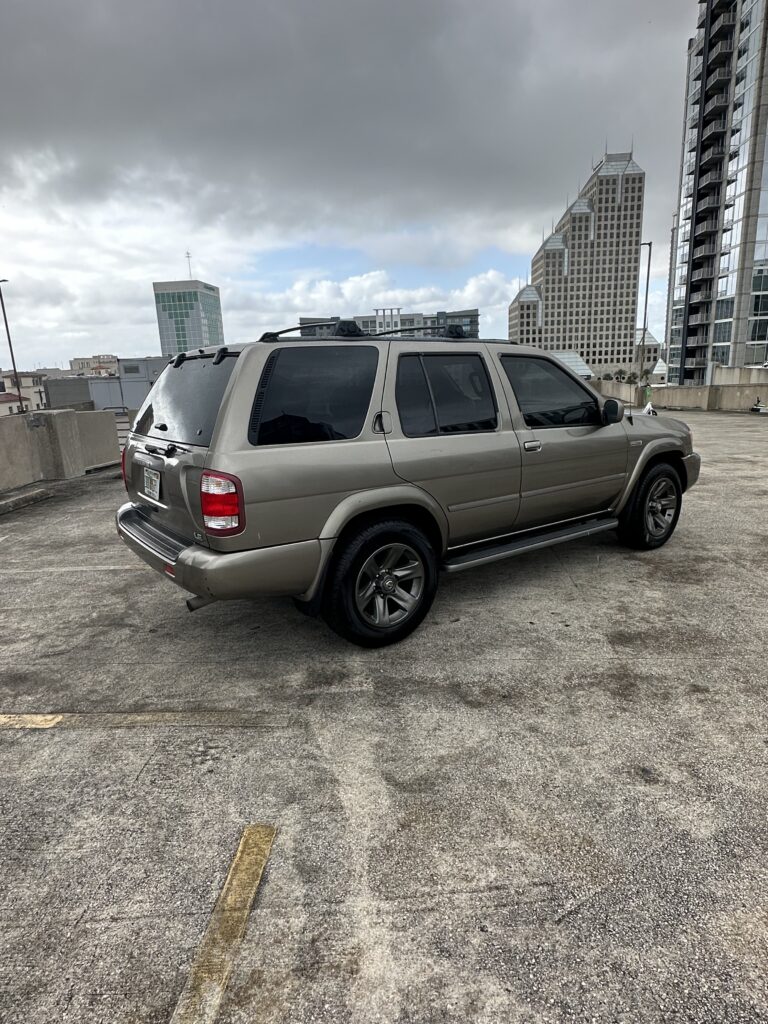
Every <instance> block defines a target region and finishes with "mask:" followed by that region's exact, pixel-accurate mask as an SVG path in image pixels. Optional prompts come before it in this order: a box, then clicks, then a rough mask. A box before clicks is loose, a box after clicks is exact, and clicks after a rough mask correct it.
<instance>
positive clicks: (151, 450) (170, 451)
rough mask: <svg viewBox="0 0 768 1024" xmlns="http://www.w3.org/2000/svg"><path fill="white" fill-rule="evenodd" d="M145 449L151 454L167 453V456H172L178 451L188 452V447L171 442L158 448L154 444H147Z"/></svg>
mask: <svg viewBox="0 0 768 1024" xmlns="http://www.w3.org/2000/svg"><path fill="white" fill-rule="evenodd" d="M144 451H145V452H149V454H150V455H165V457H166V458H170V456H171V455H174V454H175V453H176V452H188V451H189V449H188V448H179V446H178V445H177V444H169V445H168V447H167V448H158V447H157V445H154V444H145V445H144Z"/></svg>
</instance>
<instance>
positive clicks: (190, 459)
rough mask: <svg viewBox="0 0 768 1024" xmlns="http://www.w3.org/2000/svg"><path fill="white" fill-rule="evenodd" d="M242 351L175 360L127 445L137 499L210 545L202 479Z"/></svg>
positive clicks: (145, 510) (171, 528) (153, 514)
mask: <svg viewBox="0 0 768 1024" xmlns="http://www.w3.org/2000/svg"><path fill="white" fill-rule="evenodd" d="M238 355H239V353H238V352H226V354H222V355H219V356H216V355H215V354H214V353H213V352H209V353H205V354H204V355H194V356H190V357H188V358H185V359H184V360H183V361H181V362H179V363H178V364H177V362H173V363H170V364H169V365H168V366H167V367H166V368H165V369H164V370H163V372H162V373H161V375H160V376H159V377H158V379H157V381H156V382H155V384H154V385H153V387H152V389H151V391H150V392H149V394H148V395H147V398H146V400H145V401H144V404H143V405H142V407H141V409H140V410H139V412H138V414H137V416H136V420H135V423H134V427H133V432H132V433H131V435H130V437H129V439H128V443H127V445H126V450H125V476H126V486H127V488H128V493H129V495H130V497H131V500H132V501H133V502H134V503H135V504H136V505H137V506H139V509H140V511H141V513H142V514H143V515H144V516H145V517H146V518H147V519H148V520H149V521H150V522H151V523H152V524H153V525H154V526H156V527H159V528H160V529H163V530H166V531H168V532H170V533H172V534H174V535H175V536H177V537H179V538H180V539H182V540H186V541H189V542H197V543H199V544H207V543H208V541H207V539H206V535H205V530H204V527H203V519H202V512H201V509H200V478H201V475H202V471H203V468H204V466H205V459H206V456H207V454H208V447H209V445H210V443H211V438H212V436H213V431H214V427H215V425H216V419H217V417H218V414H219V409H220V407H221V404H222V399H223V396H224V393H225V391H226V389H227V386H228V384H229V381H230V377H231V376H232V371H233V370H234V368H235V364H236V360H237V357H238Z"/></svg>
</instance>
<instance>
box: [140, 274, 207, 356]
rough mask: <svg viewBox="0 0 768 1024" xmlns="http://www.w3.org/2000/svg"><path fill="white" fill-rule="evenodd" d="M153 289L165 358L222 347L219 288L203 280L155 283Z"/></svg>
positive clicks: (161, 345) (161, 349)
mask: <svg viewBox="0 0 768 1024" xmlns="http://www.w3.org/2000/svg"><path fill="white" fill-rule="evenodd" d="M152 288H153V289H154V292H155V306H156V307H157V325H158V327H159V328H160V351H161V352H162V353H163V355H164V356H175V355H177V354H178V353H179V352H186V351H187V350H188V349H191V348H205V347H206V346H207V345H223V344H224V329H223V327H222V323H221V301H220V300H219V289H218V288H216V287H215V286H214V285H212V284H206V283H205V281H155V282H154V284H153V285H152Z"/></svg>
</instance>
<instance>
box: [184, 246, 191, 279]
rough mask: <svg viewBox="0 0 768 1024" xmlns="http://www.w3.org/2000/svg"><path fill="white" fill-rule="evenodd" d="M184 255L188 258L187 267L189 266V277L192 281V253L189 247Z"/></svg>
mask: <svg viewBox="0 0 768 1024" xmlns="http://www.w3.org/2000/svg"><path fill="white" fill-rule="evenodd" d="M184 255H185V256H186V258H187V267H188V268H189V279H190V281H191V280H192V253H191V252H190V251H189V249H187V251H186V252H185V253H184Z"/></svg>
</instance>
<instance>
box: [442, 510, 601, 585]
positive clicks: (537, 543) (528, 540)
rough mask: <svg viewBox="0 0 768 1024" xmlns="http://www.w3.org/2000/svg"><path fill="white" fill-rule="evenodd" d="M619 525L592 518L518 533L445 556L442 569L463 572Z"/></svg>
mask: <svg viewBox="0 0 768 1024" xmlns="http://www.w3.org/2000/svg"><path fill="white" fill-rule="evenodd" d="M618 525H619V520H618V519H593V520H592V521H591V522H589V523H579V524H578V525H576V526H564V527H561V528H560V529H559V530H550V531H549V532H548V533H537V534H535V535H534V536H533V537H518V538H517V539H516V540H510V541H507V542H506V543H505V544H488V545H486V546H485V547H481V548H477V549H476V550H475V551H467V552H465V553H464V554H461V555H454V556H453V557H449V558H446V560H445V561H444V562H443V569H445V571H446V572H461V571H462V569H474V567H475V566H476V565H486V564H487V563H489V562H500V561H501V560H502V558H513V557H514V556H515V555H524V554H527V552H529V551H537V550H538V549H539V548H549V547H552V546H553V545H554V544H563V543H565V541H567V540H576V539H577V538H578V537H591V536H592V534H593V533H605V532H606V531H608V530H615V529H616V527H617V526H618Z"/></svg>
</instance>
